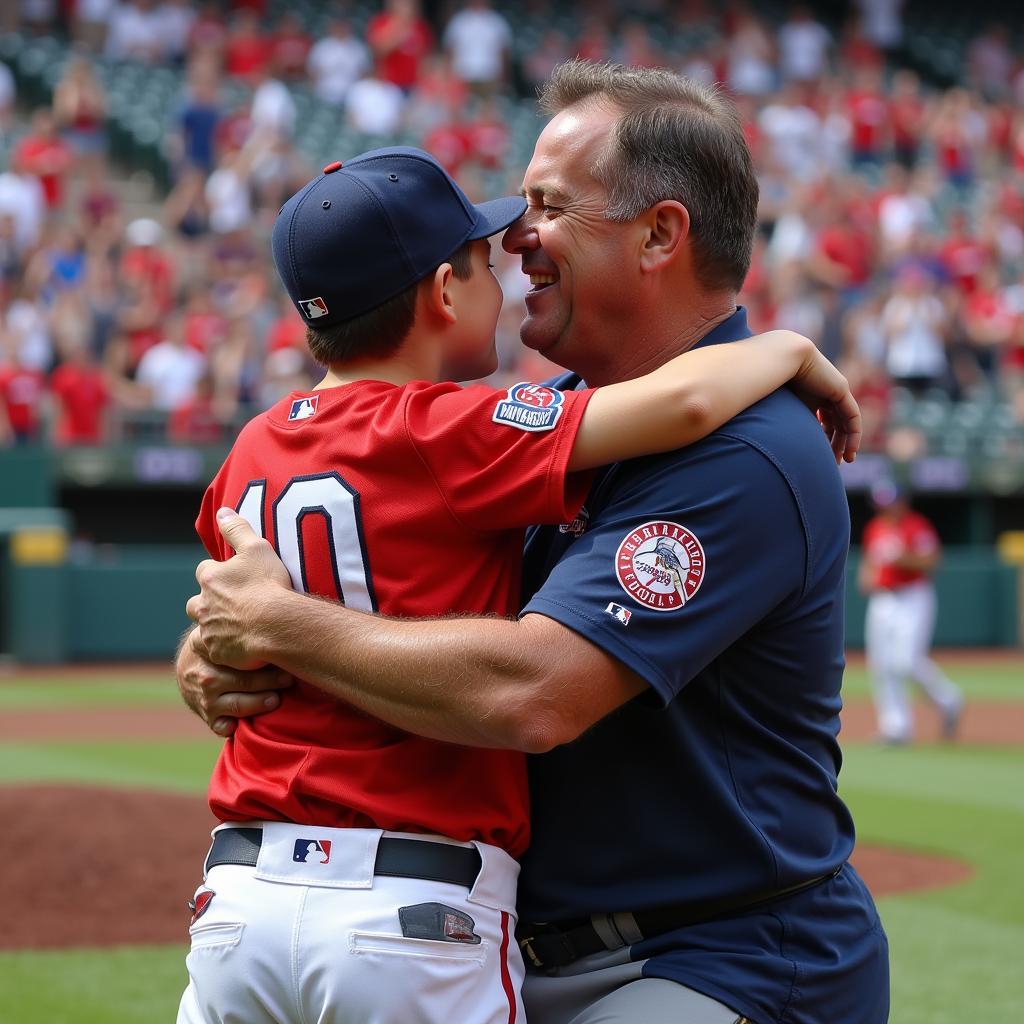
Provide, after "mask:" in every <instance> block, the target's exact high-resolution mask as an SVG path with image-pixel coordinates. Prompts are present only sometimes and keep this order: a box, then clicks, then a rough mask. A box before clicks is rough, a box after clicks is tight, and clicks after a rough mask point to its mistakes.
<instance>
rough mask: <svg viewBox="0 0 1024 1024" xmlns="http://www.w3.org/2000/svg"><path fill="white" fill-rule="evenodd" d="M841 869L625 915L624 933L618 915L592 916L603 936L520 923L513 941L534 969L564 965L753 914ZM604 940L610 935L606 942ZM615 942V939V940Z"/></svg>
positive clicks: (575, 925)
mask: <svg viewBox="0 0 1024 1024" xmlns="http://www.w3.org/2000/svg"><path fill="white" fill-rule="evenodd" d="M841 870H842V865H840V866H839V867H838V868H836V869H835V871H829V872H828V874H825V875H819V876H818V877H817V878H812V879H810V880H809V881H807V882H801V883H800V884H799V885H791V886H789V887H788V888H786V889H778V890H776V891H774V892H768V893H761V894H759V895H755V896H752V897H744V898H743V899H739V900H737V899H735V898H733V899H720V900H699V901H696V902H692V901H691V902H689V903H673V904H670V905H668V906H663V907H655V908H654V909H653V910H638V911H637V912H636V913H632V914H627V915H625V916H626V917H627V918H629V919H631V920H630V924H631V925H632V926H633V927H631V928H625V929H624V931H625V932H626V934H623V932H622V931H620V929H619V926H618V925H616V923H615V920H614V919H615V918H616V917H619V916H620V915H618V914H600V915H595V916H596V917H598V918H600V919H602V922H603V924H604V928H603V929H602V930H603V931H604V934H605V936H606V937H604V938H603V937H602V935H601V932H600V931H598V929H597V928H596V927H595V925H594V917H587V918H577V919H576V920H573V921H560V922H558V923H555V924H547V923H543V922H541V923H537V924H531V923H520V925H519V927H518V928H517V929H516V938H517V939H518V940H519V945H520V946H521V947H522V950H523V954H524V955H525V957H526V959H527V960H528V961H529V963H531V964H533V966H534V967H541V968H549V967H565V966H566V965H567V964H571V963H572V962H573V961H575V960H579V959H580V957H584V956H590V954H591V953H600V952H601V951H602V950H611V949H621V948H622V947H623V946H630V945H633V943H635V942H641V941H643V940H644V939H650V938H653V937H654V936H656V935H662V934H664V933H665V932H670V931H674V930H675V929H676V928H686V927H688V926H689V925H694V924H700V923H702V922H704V921H710V920H713V919H714V918H716V917H723V916H725V915H726V914H736V913H743V912H746V911H751V910H756V909H758V908H759V907H763V906H765V905H766V904H769V903H774V902H775V901H776V900H780V899H782V898H783V897H784V896H793V895H795V894H796V893H798V892H803V891H804V890H805V889H810V888H813V887H814V886H816V885H820V884H821V883H822V882H827V881H828V880H829V879H830V878H835V876H836V875H838V874H839V872H840V871H841ZM607 936H611V941H609V938H607ZM620 939H621V941H618V940H620Z"/></svg>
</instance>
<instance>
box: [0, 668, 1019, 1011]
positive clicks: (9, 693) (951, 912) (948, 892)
mask: <svg viewBox="0 0 1024 1024" xmlns="http://www.w3.org/2000/svg"><path fill="white" fill-rule="evenodd" d="M950 672H951V674H952V675H954V677H955V678H957V679H958V680H959V681H960V682H961V683H962V684H963V685H964V686H965V689H966V691H967V694H968V699H969V700H973V701H978V702H982V701H1014V702H1020V703H1022V704H1024V657H1022V658H1021V659H1020V660H1018V661H1016V662H1014V663H997V664H986V663H983V662H980V661H979V663H978V664H976V665H972V664H969V663H964V662H962V661H961V660H959V659H958V660H957V661H956V662H955V664H953V665H951V666H950ZM866 692H867V690H866V680H865V677H864V673H863V670H861V669H858V668H856V667H855V668H851V669H850V670H849V672H848V677H847V695H848V698H855V697H858V696H863V695H865V694H866ZM128 706H137V707H140V708H142V707H145V708H150V709H153V708H160V707H161V706H163V707H166V709H167V712H168V714H173V713H177V695H176V691H175V689H174V686H173V683H172V682H171V679H170V676H169V675H168V674H166V673H155V674H154V673H151V672H150V673H146V672H140V673H139V674H138V675H132V674H125V673H124V672H123V671H118V672H117V673H112V674H111V675H110V676H105V675H103V674H96V673H90V674H87V675H82V676H75V675H61V674H58V673H55V674H54V675H53V676H52V677H51V676H48V675H41V674H38V673H36V674H33V675H31V676H27V675H17V674H7V675H0V717H2V716H3V715H5V714H7V713H10V712H15V711H26V710H29V709H36V710H40V711H45V710H48V709H49V710H53V711H63V710H67V709H79V708H80V709H88V708H99V707H110V708H121V707H128ZM217 747H218V741H217V740H215V739H214V738H212V737H211V738H210V739H209V740H205V739H201V738H200V739H195V740H180V739H168V740H165V741H151V740H150V741H146V742H144V743H143V742H132V741H130V740H126V741H125V742H123V743H122V742H117V743H112V742H109V741H103V742H89V741H87V740H77V741H75V742H73V743H72V742H68V743H63V742H54V741H47V742H42V743H35V742H30V741H27V740H19V741H18V742H14V743H11V742H9V743H5V744H2V745H0V784H8V785H9V784H14V783H19V782H21V783H24V782H31V781H44V780H45V781H48V782H54V781H69V782H78V783H82V782H90V783H97V784H101V785H109V786H122V785H127V786H132V787H135V788H139V787H150V788H153V789H161V790H166V791H172V792H178V793H181V792H194V793H197V794H199V793H201V792H202V791H203V789H204V786H205V782H206V779H207V777H208V773H209V770H210V767H211V765H212V763H213V759H214V757H215V756H216V751H217ZM844 749H845V764H844V768H843V774H842V777H841V792H842V794H843V796H844V798H845V799H846V801H847V802H848V803H849V804H850V806H851V808H852V810H853V812H854V816H855V818H856V820H857V824H858V831H859V836H860V838H861V840H863V841H866V842H871V843H876V844H885V845H894V846H904V847H909V848H912V849H915V850H922V851H932V852H936V853H942V854H946V855H949V856H953V857H956V858H959V859H962V860H965V861H969V862H970V863H972V864H973V865H974V867H975V870H976V873H975V875H974V877H973V878H972V879H971V880H970V881H968V882H966V883H963V884H960V885H957V886H953V887H951V888H947V889H943V890H939V891H932V892H925V893H918V894H913V895H901V896H892V897H887V898H884V899H882V900H880V902H879V906H880V910H881V914H882V918H883V920H884V922H885V925H886V929H887V931H888V933H889V939H890V943H891V948H892V968H893V1013H892V1018H891V1019H892V1020H893V1021H894V1022H895V1024H962V1022H963V1021H965V1020H968V1021H969V1020H973V1019H977V1020H992V1019H1001V1018H1013V1017H1015V1016H1016V1014H1017V1012H1018V1010H1019V1008H1020V1007H1021V1006H1022V1005H1024V971H1022V970H1021V967H1020V963H1021V954H1022V951H1024V886H1022V885H1021V884H1020V874H1019V865H1020V851H1021V849H1022V848H1024V786H1022V785H1021V782H1022V780H1024V736H1022V737H1021V738H1020V744H1019V745H1017V746H1007V747H981V746H968V745H955V746H942V747H939V746H921V747H911V748H904V749H888V748H878V747H875V746H872V745H868V744H850V745H847V746H845V748H844ZM3 891H4V885H3V876H2V869H0V892H3ZM183 955H184V948H183V947H182V946H180V945H172V946H159V947H145V948H139V947H135V948H120V949H115V950H103V951H92V950H78V949H76V950H68V951H60V952H46V953H38V952H17V953H0V1021H2V1022H3V1024H36V1022H39V1021H46V1022H47V1024H155V1022H161V1021H172V1020H173V1019H174V1013H175V1008H176V1006H177V1000H178V997H179V995H180V992H181V989H182V988H183V986H184V983H185V972H184V966H183Z"/></svg>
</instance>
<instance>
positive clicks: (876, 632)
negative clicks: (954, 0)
mask: <svg viewBox="0 0 1024 1024" xmlns="http://www.w3.org/2000/svg"><path fill="white" fill-rule="evenodd" d="M934 630H935V589H934V587H933V586H932V584H931V583H930V582H928V581H927V580H921V581H920V582H918V583H911V584H909V585H908V586H905V587H900V588H899V589H897V590H879V591H875V592H874V593H872V594H871V596H870V597H869V598H868V609H867V619H866V621H865V636H864V642H865V646H866V648H867V659H868V667H869V668H870V670H871V682H872V686H873V689H874V699H875V709H876V711H877V714H878V731H879V733H880V735H881V737H882V739H884V740H888V741H890V742H905V741H907V740H910V739H911V738H912V736H913V732H914V719H913V711H912V708H911V703H910V694H909V691H908V686H907V683H908V681H910V680H912V681H913V682H915V683H917V684H918V685H919V686H920V687H921V688H922V689H923V690H924V692H925V694H926V695H927V696H928V699H929V700H931V702H932V703H933V704H935V706H936V707H938V708H939V710H940V711H941V712H942V713H943V714H944V715H950V714H955V713H956V711H957V710H958V709H959V707H960V704H961V702H962V700H963V697H962V695H961V693H960V689H959V687H957V686H956V685H955V684H954V683H953V682H952V681H951V680H950V679H948V678H947V676H946V675H945V673H944V672H943V671H942V669H940V668H939V666H938V665H936V664H935V662H934V661H932V659H931V658H930V657H929V656H928V652H929V649H930V647H931V642H932V633H933V632H934Z"/></svg>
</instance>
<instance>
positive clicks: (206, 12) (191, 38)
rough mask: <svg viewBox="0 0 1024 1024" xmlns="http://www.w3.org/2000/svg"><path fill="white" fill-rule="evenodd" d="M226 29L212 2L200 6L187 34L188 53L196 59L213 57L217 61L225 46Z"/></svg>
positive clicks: (210, 0) (222, 17) (217, 9)
mask: <svg viewBox="0 0 1024 1024" xmlns="http://www.w3.org/2000/svg"><path fill="white" fill-rule="evenodd" d="M227 38H228V27H227V25H225V24H224V16H223V15H222V14H221V11H220V7H219V6H218V5H217V4H216V3H213V2H212V0H208V2H206V3H204V4H202V5H200V7H199V13H198V14H197V15H196V20H195V21H193V22H192V27H191V28H190V29H189V32H188V53H189V54H190V55H191V57H192V59H195V58H196V57H206V56H214V57H216V58H217V59H218V60H219V59H220V56H221V54H223V52H224V47H225V45H226V44H227Z"/></svg>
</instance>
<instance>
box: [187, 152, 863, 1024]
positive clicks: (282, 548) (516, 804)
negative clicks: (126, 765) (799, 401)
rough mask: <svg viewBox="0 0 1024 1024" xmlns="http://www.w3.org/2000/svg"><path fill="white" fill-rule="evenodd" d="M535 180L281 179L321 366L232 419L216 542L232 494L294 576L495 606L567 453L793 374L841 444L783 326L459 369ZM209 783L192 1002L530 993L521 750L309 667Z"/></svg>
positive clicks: (483, 356)
mask: <svg viewBox="0 0 1024 1024" xmlns="http://www.w3.org/2000/svg"><path fill="white" fill-rule="evenodd" d="M525 208H526V203H525V201H524V200H523V199H521V198H519V197H514V198H508V199H503V200H495V201H494V202H491V203H484V204H481V205H478V206H474V205H473V204H471V203H470V202H469V201H468V200H467V199H466V197H465V196H464V195H463V194H462V193H461V191H460V190H459V189H458V187H457V186H456V184H455V183H454V182H453V181H452V180H451V178H450V177H449V176H448V175H447V174H446V173H445V171H444V170H443V169H442V168H441V166H440V165H439V164H438V163H437V162H436V161H435V160H434V159H433V158H432V157H430V156H429V155H428V154H426V153H424V152H422V151H419V150H413V149H408V148H395V149H388V150H376V151H373V152H370V153H366V154H363V155H362V156H360V157H357V158H355V159H352V160H348V161H346V162H345V163H344V164H342V163H340V162H339V163H334V164H331V165H329V166H328V167H326V168H324V172H323V173H322V174H321V175H319V176H318V177H317V178H315V179H314V180H313V181H312V182H310V183H309V184H308V185H307V186H306V187H305V188H303V189H302V190H301V191H300V192H298V193H297V194H296V195H295V196H293V197H292V198H291V199H290V200H289V201H288V202H287V203H286V204H285V206H284V207H283V209H282V211H281V213H280V215H279V217H278V220H277V222H276V224H275V227H274V233H273V250H274V260H275V264H276V266H277V269H278V272H279V274H280V276H281V278H282V280H283V282H284V284H285V287H286V289H287V291H288V294H289V296H290V297H291V299H292V300H293V302H294V304H295V306H296V308H297V309H298V311H299V312H300V314H301V315H302V316H303V317H304V319H305V322H306V324H307V328H308V330H307V340H308V342H309V344H310V348H311V351H312V352H313V354H314V356H315V357H316V358H317V359H318V360H319V361H320V362H322V363H323V364H324V365H326V366H327V367H328V370H327V373H326V376H325V377H324V379H323V381H321V383H320V384H319V385H318V386H317V387H316V388H314V389H312V390H311V391H309V392H305V393H294V394H292V395H290V396H288V397H287V398H285V399H283V400H282V401H281V402H279V403H278V404H277V405H275V406H274V407H272V408H271V409H270V410H268V412H266V413H265V414H263V415H261V416H259V417H257V418H256V419H255V420H253V421H252V422H251V423H249V424H248V425H247V426H246V427H245V428H244V430H243V431H242V432H241V434H240V435H239V438H238V440H237V442H236V444H235V445H234V447H233V449H232V451H231V453H230V454H229V455H228V458H227V460H226V461H225V463H224V466H223V467H222V468H221V470H220V471H219V472H218V474H217V476H216V478H215V479H214V481H213V483H212V484H211V485H210V488H209V490H208V491H207V494H206V496H205V498H204V501H203V505H202V509H201V511H200V514H199V519H198V521H197V529H198V531H199V533H200V536H201V537H202V539H203V541H204V543H205V544H206V547H207V549H208V550H209V552H210V553H211V555H213V556H214V557H215V558H217V559H226V558H228V557H229V555H230V549H229V547H228V546H227V544H226V543H225V541H224V540H223V539H222V537H221V535H220V532H219V530H218V528H217V515H216V513H217V510H218V509H219V508H221V507H222V506H229V507H230V508H233V509H236V510H237V511H238V513H239V514H240V515H241V516H243V517H244V518H245V519H246V520H247V521H248V523H249V524H250V525H251V526H252V528H253V529H254V530H257V531H258V532H259V533H260V534H261V535H262V536H263V537H265V538H267V539H268V540H270V541H271V542H272V543H273V544H274V546H275V548H276V550H277V552H278V553H279V555H280V557H281V559H282V560H283V563H284V565H285V566H286V567H287V571H288V574H289V580H290V583H291V585H292V586H294V587H295V588H296V589H298V590H300V591H305V592H307V593H311V594H317V595H320V596H322V597H327V598H330V599H332V600H334V601H343V602H344V603H345V604H346V605H347V606H348V607H350V608H354V609H359V610H361V611H364V612H376V611H379V612H382V613H385V614H388V615H394V616H429V615H440V614H445V613H451V612H461V613H468V612H472V613H477V614H485V613H493V614H498V615H511V614H514V612H515V610H516V608H517V606H518V600H519V582H520V574H519V568H520V556H521V551H522V543H523V532H524V529H525V527H526V526H527V525H528V524H531V523H535V522H549V523H558V522H563V521H566V520H571V519H573V518H574V517H576V516H577V515H578V513H579V510H580V506H581V504H582V501H583V498H584V496H585V494H586V489H587V487H588V485H589V482H590V474H589V473H586V472H582V471H585V470H588V469H591V468H593V467H596V466H597V465H600V464H603V463H606V462H609V461H613V460H614V459H617V458H620V457H622V456H623V455H625V454H629V455H636V454H641V453H646V452H655V451H662V450H666V449H670V448H674V447H676V446H678V445H683V444H687V443H689V442H692V441H696V440H697V439H699V438H700V437H702V436H704V435H706V434H707V433H708V432H710V431H711V430H713V429H714V428H715V427H716V426H718V425H720V424H721V423H723V422H724V421H726V420H727V419H728V418H730V417H731V416H733V415H734V414H735V413H736V412H738V411H740V410H741V409H742V408H744V407H745V406H747V405H749V404H750V403H752V402H754V401H756V400H757V399H759V398H760V397H762V396H764V395H766V394H768V393H770V392H771V391H773V390H774V389H775V388H777V387H779V386H780V385H781V384H783V383H784V382H785V381H787V380H788V379H789V378H791V377H793V376H797V377H799V380H797V381H796V382H795V386H796V387H797V389H798V390H799V391H800V393H801V394H803V395H804V396H805V397H808V398H809V396H811V395H814V394H817V395H818V397H819V398H820V402H816V403H813V404H820V406H821V416H822V419H823V422H824V423H825V424H826V425H827V426H828V428H829V433H830V436H831V438H832V442H833V446H834V451H835V454H836V456H837V457H842V456H843V455H844V454H845V455H847V456H849V457H851V458H852V455H853V452H854V451H855V449H856V444H857V434H858V430H859V414H858V412H857V409H856V404H855V403H854V402H853V400H852V397H851V396H850V394H849V390H848V387H847V386H846V382H845V380H844V379H843V378H842V376H841V375H840V374H839V373H838V371H836V370H835V369H834V368H833V367H832V366H831V365H830V364H828V362H827V361H826V360H824V358H823V357H821V356H820V355H819V354H818V353H817V352H816V351H815V349H814V347H813V345H812V344H811V343H810V342H809V341H807V339H803V338H800V337H799V336H797V335H792V334H790V333H788V332H776V333H775V334H774V335H772V336H769V337H765V338H760V339H753V340H752V341H750V342H748V343H746V344H744V345H741V346H739V347H738V348H737V349H735V350H724V349H723V350H719V351H715V350H710V351H707V352H703V353H690V354H686V355H682V356H680V357H679V358H678V359H676V360H673V361H672V362H670V363H669V364H667V365H665V366H663V367H661V368H659V369H656V370H654V371H653V372H651V373H648V374H646V375H643V376H640V377H638V378H637V379H636V380H633V381H630V382H626V383H622V384H615V385H611V386H609V387H606V388H602V389H597V390H593V391H586V390H576V391H569V392H567V393H564V394H563V393H562V392H559V391H555V390H554V389H552V388H548V387H544V386H541V385H534V384H529V383H520V384H516V385H514V386H513V387H511V388H509V389H507V390H502V391H496V390H494V389H492V388H488V387H483V386H480V385H476V386H472V387H468V388H462V387H459V386H458V385H456V384H454V383H451V381H453V380H465V379H476V378H480V377H483V376H486V375H487V374H489V373H491V372H493V371H494V369H495V367H496V362H497V360H496V354H495V348H494V331H495V325H496V322H497V317H498V312H499V309H500V306H501V290H500V288H499V286H498V283H497V281H496V279H495V278H494V275H493V274H492V273H491V271H490V269H489V263H488V257H489V253H490V247H489V243H488V241H487V237H488V236H489V235H492V234H494V233H496V232H498V231H502V230H503V229H505V228H506V227H507V226H508V225H509V224H510V223H511V222H512V221H514V220H516V219H517V218H518V217H520V216H521V215H522V213H523V212H524V210H525ZM809 400H811V399H810V398H809ZM669 554H671V552H669ZM666 571H675V572H676V574H677V575H678V568H676V569H674V570H673V569H672V567H671V566H669V569H668V570H666ZM198 637H199V634H198V633H193V634H192V641H193V642H196V641H197V640H198ZM307 639H308V642H309V643H310V644H311V645H314V646H315V645H316V643H317V642H318V638H317V637H316V636H315V635H314V634H310V636H309V637H308V638H307ZM470 685H471V684H470ZM210 806H211V809H212V810H213V811H214V813H215V815H216V816H217V817H218V818H219V819H220V821H221V822H222V823H223V824H222V825H221V826H219V827H218V828H217V829H216V830H215V832H214V836H213V844H212V846H211V849H210V853H209V855H208V858H207V861H206V865H205V876H204V884H203V885H202V886H201V887H200V889H199V891H198V892H197V893H196V895H195V898H194V905H195V913H194V918H193V922H192V926H191V938H192V948H191V952H190V953H189V956H188V968H189V975H190V983H189V987H188V989H187V990H186V992H185V994H184V996H183V998H182V1002H181V1008H180V1011H179V1018H178V1019H179V1022H180V1024H201V1022H202V1024H207V1022H210V1024H212V1022H214V1021H229V1020H230V1021H235V1020H237V1021H245V1022H246V1024H261V1022H267V1024H269V1022H271V1021H275V1022H281V1021H296V1022H297V1021H315V1020H320V1021H326V1020H330V1021H334V1022H337V1024H361V1022H366V1024H370V1022H374V1024H387V1022H403V1024H404V1022H408V1021H438V1022H440V1021H458V1022H460V1024H498V1022H501V1024H508V1022H510V1021H514V1020H516V1019H520V1018H521V1015H522V1008H521V1003H520V985H521V981H522V974H523V964H522V958H521V955H520V952H519V948H518V946H517V944H516V942H515V939H514V936H513V931H514V927H515V895H516V877H517V874H518V864H517V862H516V858H517V857H519V856H520V855H521V854H522V852H523V851H524V849H525V848H526V845H527V841H528V836H529V819H528V807H527V782H526V769H525V759H524V757H523V756H522V754H521V753H517V752H515V751H512V750H497V749H490V750H486V749H480V748H474V747H470V746H460V745H456V744H448V743H440V742H437V741H435V740H433V739H430V738H424V737H420V736H416V735H413V734H412V733H410V732H407V731H404V730H402V729H396V728H394V727H392V726H390V725H387V724H385V723H384V722H381V721H378V720H377V719H376V718H372V717H370V716H368V715H366V714H364V713H362V712H360V711H357V710H356V709H355V708H353V707H352V706H351V705H349V704H347V703H343V702H341V701H338V700H336V699H334V698H333V697H331V696H329V695H326V694H324V693H323V692H322V691H321V690H319V689H317V688H315V687H312V686H308V685H305V684H304V683H299V684H298V685H297V686H296V687H295V688H293V689H291V690H290V691H289V692H288V693H287V694H286V695H285V696H284V698H283V700H282V701H281V705H280V707H278V708H277V710H275V711H274V712H273V713H271V714H268V715H266V716H265V717H263V718H260V719H257V720H253V721H250V722H245V723H242V724H240V726H239V728H238V730H237V732H236V733H235V734H234V736H233V737H232V738H231V739H230V740H229V741H228V742H227V743H226V744H225V746H224V749H223V751H222V753H221V756H220V758H219V760H218V762H217V765H216V768H215V770H214V774H213V778H212V781H211V786H210Z"/></svg>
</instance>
